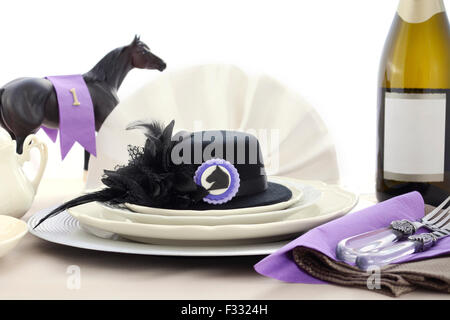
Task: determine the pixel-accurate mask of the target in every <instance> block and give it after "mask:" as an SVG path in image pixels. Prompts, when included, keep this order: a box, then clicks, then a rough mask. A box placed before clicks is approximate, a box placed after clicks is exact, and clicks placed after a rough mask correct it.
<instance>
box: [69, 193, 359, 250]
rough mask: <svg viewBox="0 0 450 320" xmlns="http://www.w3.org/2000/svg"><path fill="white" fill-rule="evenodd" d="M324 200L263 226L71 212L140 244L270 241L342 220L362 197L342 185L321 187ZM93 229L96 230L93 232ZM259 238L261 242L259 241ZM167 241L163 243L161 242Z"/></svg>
mask: <svg viewBox="0 0 450 320" xmlns="http://www.w3.org/2000/svg"><path fill="white" fill-rule="evenodd" d="M320 189H321V191H322V196H321V198H320V200H319V201H318V202H317V203H316V204H314V205H312V206H310V207H308V208H304V209H300V210H298V211H297V212H296V213H293V214H291V215H287V216H286V218H285V219H282V220H280V221H277V222H270V223H260V224H232V225H219V226H198V225H155V224H144V223H135V222H131V221H129V220H128V221H111V220H107V219H105V218H104V217H102V214H101V212H100V211H99V210H98V208H99V207H98V205H96V204H95V203H89V204H85V205H81V206H78V207H75V208H71V209H69V210H68V211H69V213H70V214H71V215H72V216H73V217H75V218H76V219H77V220H79V221H80V223H81V224H82V225H85V226H87V227H88V228H90V229H88V230H90V231H94V232H95V230H101V231H103V232H110V233H113V234H118V235H120V236H122V237H124V238H128V239H132V240H135V241H139V242H148V243H163V242H164V240H165V241H173V240H175V241H181V240H182V241H183V242H187V243H189V242H190V241H213V242H214V241H234V242H236V241H252V242H258V241H260V242H268V241H267V239H271V240H273V239H280V238H281V237H288V236H291V235H292V234H295V233H297V234H298V233H300V232H303V231H306V230H309V229H311V228H313V227H315V226H317V225H319V224H322V223H324V222H327V221H330V220H332V219H335V218H337V217H340V216H342V215H344V214H345V213H347V212H348V211H350V210H351V209H352V208H353V207H354V206H355V205H356V203H357V201H358V197H357V196H356V195H355V194H353V193H351V192H349V191H346V190H343V189H341V188H340V187H338V186H330V185H324V186H322V188H320ZM92 228H93V229H92ZM258 239H259V240H258ZM161 240H163V242H161Z"/></svg>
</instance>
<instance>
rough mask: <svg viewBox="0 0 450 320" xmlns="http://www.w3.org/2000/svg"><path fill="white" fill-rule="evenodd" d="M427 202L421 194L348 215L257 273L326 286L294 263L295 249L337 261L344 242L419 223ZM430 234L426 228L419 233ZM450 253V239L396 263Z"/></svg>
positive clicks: (295, 243) (286, 248) (290, 246)
mask: <svg viewBox="0 0 450 320" xmlns="http://www.w3.org/2000/svg"><path fill="white" fill-rule="evenodd" d="M424 208H425V207H424V201H423V198H422V196H421V195H420V193H418V192H411V193H407V194H404V195H401V196H398V197H395V198H392V199H389V200H387V201H384V202H380V203H378V204H376V205H374V206H372V207H369V208H366V209H364V210H361V211H358V212H355V213H352V214H348V215H346V216H344V217H342V218H339V219H336V220H333V221H331V222H328V223H326V224H323V225H321V226H318V227H316V228H314V229H312V230H310V231H309V232H307V233H305V234H304V235H302V236H300V237H299V238H297V239H295V240H294V241H292V242H290V243H288V244H287V245H285V246H284V247H283V248H281V249H279V250H278V251H276V252H274V253H273V254H271V255H270V256H268V257H266V258H264V259H263V260H261V261H260V262H258V263H257V264H256V265H255V270H256V271H257V272H258V273H260V274H262V275H265V276H267V277H271V278H275V279H278V280H282V281H286V282H297V283H326V282H324V281H321V280H319V279H316V278H314V277H312V276H310V275H309V274H307V273H306V272H304V271H303V270H301V269H300V268H299V267H298V266H297V265H296V264H295V262H294V260H293V259H292V252H291V251H292V249H294V248H295V247H298V246H304V247H308V248H310V249H314V250H317V251H319V252H321V253H323V254H324V255H326V256H328V257H330V258H331V259H334V260H336V254H335V250H336V245H337V244H338V242H339V241H340V240H342V239H344V238H347V237H350V236H353V235H356V234H360V233H364V232H367V231H371V230H375V229H379V228H384V227H386V226H389V224H390V223H391V221H392V220H399V219H408V220H417V219H420V218H422V217H423V215H424V212H425V209H424ZM422 232H429V231H427V230H426V229H424V228H422V229H420V230H419V233H422ZM449 252H450V237H447V238H444V239H442V240H439V241H438V242H437V244H436V245H435V246H434V247H432V248H430V249H428V250H427V251H424V252H420V253H416V254H414V255H410V256H407V257H403V258H401V259H399V260H398V261H396V263H401V262H406V261H412V260H419V259H424V258H428V257H433V256H437V255H442V254H445V253H449Z"/></svg>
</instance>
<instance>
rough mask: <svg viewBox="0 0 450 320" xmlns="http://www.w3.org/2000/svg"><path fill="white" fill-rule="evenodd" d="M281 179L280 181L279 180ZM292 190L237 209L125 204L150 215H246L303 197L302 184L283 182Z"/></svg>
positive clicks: (294, 201) (291, 203)
mask: <svg viewBox="0 0 450 320" xmlns="http://www.w3.org/2000/svg"><path fill="white" fill-rule="evenodd" d="M269 181H272V182H278V183H281V182H283V181H289V180H286V179H283V178H282V177H279V178H277V177H270V178H269ZM280 181H281V182H280ZM284 184H285V185H286V187H288V188H289V189H290V190H291V192H292V197H291V199H289V200H287V201H283V202H279V203H275V204H270V205H266V206H257V207H250V208H239V209H228V210H171V209H161V208H153V207H144V206H139V205H135V204H131V203H126V204H125V206H126V207H127V208H128V209H130V210H131V211H134V212H136V213H140V214H152V215H162V216H200V217H201V216H229V215H247V214H252V213H262V212H269V211H276V210H283V209H285V208H288V207H290V206H292V205H293V204H295V203H297V202H299V201H300V200H301V199H302V197H303V186H302V185H298V184H293V183H289V182H285V183H284Z"/></svg>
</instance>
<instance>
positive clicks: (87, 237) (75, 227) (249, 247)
mask: <svg viewBox="0 0 450 320" xmlns="http://www.w3.org/2000/svg"><path fill="white" fill-rule="evenodd" d="M52 209H53V208H49V209H45V210H43V211H40V212H38V213H36V214H35V215H33V216H32V217H31V218H30V219H29V220H28V228H29V231H30V233H31V234H33V235H35V236H37V237H39V238H41V239H43V240H46V241H50V242H53V243H57V244H61V245H66V246H70V247H75V248H82V249H89V250H98V251H106V252H117V253H127V254H142V255H158V256H180V257H181V256H187V257H223V256H253V255H267V254H271V253H272V252H275V251H276V250H278V249H280V248H281V247H282V246H284V245H285V244H286V243H287V241H277V242H272V243H257V244H244V245H224V246H208V245H203V246H200V245H196V246H186V245H176V244H174V245H156V244H145V243H138V242H134V241H130V240H127V239H123V238H120V237H118V236H113V237H112V238H110V239H104V238H99V237H97V236H94V235H92V234H90V233H88V232H85V231H84V230H83V229H82V227H81V225H80V223H79V221H77V220H76V219H75V218H74V217H72V216H71V215H70V214H69V213H68V212H67V211H64V212H62V213H61V214H59V215H57V216H55V217H53V218H51V219H48V220H47V221H45V223H43V224H41V225H40V226H39V228H37V229H33V227H34V226H35V225H36V224H37V223H38V222H39V220H40V219H41V218H43V217H44V216H45V215H47V214H48V213H49V212H50V211H51V210H52Z"/></svg>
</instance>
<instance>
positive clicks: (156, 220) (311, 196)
mask: <svg viewBox="0 0 450 320" xmlns="http://www.w3.org/2000/svg"><path fill="white" fill-rule="evenodd" d="M297 189H300V190H301V191H302V194H303V197H302V199H301V200H300V201H298V202H296V203H294V204H293V205H292V206H290V207H288V208H286V209H282V210H275V211H268V212H264V211H263V212H260V213H250V214H232V215H231V214H230V215H223V216H215V215H213V216H209V215H201V216H200V215H199V216H184V215H180V216H172V215H168V216H165V215H159V214H142V213H136V212H133V211H130V210H128V209H126V208H119V207H116V206H108V205H106V204H103V203H96V204H97V205H98V206H99V208H98V209H97V210H98V211H99V212H100V213H101V216H102V218H104V219H107V220H117V221H126V220H127V219H128V220H129V221H131V222H137V223H146V224H163V225H204V226H217V225H226V224H251V223H268V222H275V221H279V220H282V219H285V218H286V217H287V216H288V215H291V214H293V213H295V212H298V211H299V210H300V209H304V208H306V207H309V206H311V205H313V204H314V203H316V202H317V201H318V200H319V198H320V195H321V191H320V190H319V189H317V188H314V187H313V186H310V185H307V184H303V183H302V182H296V183H293V184H292V190H297ZM294 192H295V191H294Z"/></svg>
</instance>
